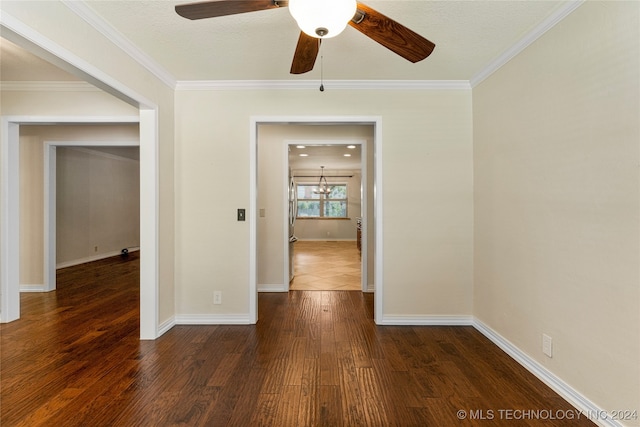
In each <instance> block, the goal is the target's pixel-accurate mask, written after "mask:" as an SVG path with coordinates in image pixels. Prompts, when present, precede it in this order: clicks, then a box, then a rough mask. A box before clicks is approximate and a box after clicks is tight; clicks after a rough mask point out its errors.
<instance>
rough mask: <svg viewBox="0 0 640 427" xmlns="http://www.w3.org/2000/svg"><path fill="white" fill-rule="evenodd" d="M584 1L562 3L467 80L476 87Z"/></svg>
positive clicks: (573, 0)
mask: <svg viewBox="0 0 640 427" xmlns="http://www.w3.org/2000/svg"><path fill="white" fill-rule="evenodd" d="M584 2H585V0H572V1H569V2H566V3H564V4H562V6H560V7H559V8H558V9H556V10H555V11H554V12H553V13H552V14H551V15H550V16H549V17H547V19H545V20H544V21H542V22H541V23H540V24H539V25H538V26H536V27H535V28H534V29H533V30H531V31H530V32H529V33H527V34H526V35H525V36H524V37H523V38H522V39H520V41H518V42H517V43H516V44H514V45H513V46H511V47H510V48H508V49H507V50H505V51H504V52H502V53H501V54H500V56H498V57H497V58H495V59H494V60H493V61H491V62H489V63H488V64H487V65H485V67H484V68H483V69H482V70H480V71H479V72H477V73H476V74H475V75H474V76H473V77H471V79H470V80H469V83H470V85H471V87H472V88H474V87H476V86H477V85H479V84H480V83H481V82H482V81H483V80H485V79H486V78H487V77H489V76H490V75H491V74H493V73H495V72H496V71H498V70H499V69H500V68H501V67H502V66H503V65H505V64H506V63H507V62H509V61H511V60H512V59H513V58H514V57H515V56H517V55H518V54H519V53H520V52H522V51H523V50H525V49H526V48H527V46H529V45H530V44H531V43H533V42H534V41H536V40H538V39H539V38H540V37H542V36H543V35H544V34H545V33H546V32H547V31H549V30H550V29H551V28H553V27H554V26H555V25H556V24H558V23H559V22H560V21H562V20H563V19H564V18H566V17H567V16H569V15H570V14H571V12H573V11H574V10H576V9H577V8H578V7H579V6H580V5H582V4H583V3H584Z"/></svg>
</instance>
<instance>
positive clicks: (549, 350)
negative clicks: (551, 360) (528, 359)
mask: <svg viewBox="0 0 640 427" xmlns="http://www.w3.org/2000/svg"><path fill="white" fill-rule="evenodd" d="M542 352H543V353H544V354H546V355H547V356H549V357H553V340H552V339H551V337H550V336H549V335H547V334H542Z"/></svg>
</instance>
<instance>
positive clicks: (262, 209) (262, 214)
mask: <svg viewBox="0 0 640 427" xmlns="http://www.w3.org/2000/svg"><path fill="white" fill-rule="evenodd" d="M264 217H265V210H264V208H260V218H264Z"/></svg>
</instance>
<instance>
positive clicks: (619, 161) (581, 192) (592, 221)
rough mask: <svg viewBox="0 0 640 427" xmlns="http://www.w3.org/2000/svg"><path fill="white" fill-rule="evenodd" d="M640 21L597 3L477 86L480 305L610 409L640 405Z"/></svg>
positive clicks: (634, 5) (621, 7) (487, 319)
mask: <svg viewBox="0 0 640 427" xmlns="http://www.w3.org/2000/svg"><path fill="white" fill-rule="evenodd" d="M639 22H640V3H638V2H586V3H585V4H584V5H582V6H580V7H579V8H578V9H577V10H576V11H575V12H573V13H572V14H571V15H570V16H569V17H567V18H566V19H565V20H564V21H562V22H561V23H560V24H559V25H557V26H556V27H554V28H553V29H552V30H551V31H549V32H548V33H547V34H545V35H544V36H543V37H542V38H540V39H539V40H538V41H536V42H535V43H534V44H532V45H531V46H530V47H528V48H527V49H526V50H525V51H524V52H523V53H521V54H520V55H519V56H517V57H516V58H515V59H513V60H512V61H511V62H509V63H508V64H507V65H506V66H504V67H503V68H501V69H500V70H499V71H498V72H496V73H495V74H494V75H492V76H491V77H490V78H489V79H487V80H486V81H484V82H483V83H482V84H480V85H479V86H478V87H476V88H475V89H474V90H473V110H474V122H473V123H474V171H475V173H474V181H475V248H474V254H475V258H474V262H475V277H474V279H475V286H474V314H475V316H476V317H477V318H479V319H480V320H481V321H482V322H484V323H486V324H487V325H488V326H490V327H491V328H493V329H494V330H495V331H497V332H498V333H499V334H501V335H502V336H503V337H505V338H506V339H508V340H509V341H511V342H512V343H513V344H515V345H516V346H517V347H519V348H520V349H521V350H522V351H524V352H525V353H527V354H528V355H529V356H531V357H532V358H533V359H535V360H536V361H538V362H539V363H541V364H542V365H544V366H545V367H546V368H547V369H549V370H550V371H551V372H553V373H554V374H555V375H557V376H558V377H560V378H562V380H563V381H565V382H566V383H568V384H569V385H570V386H572V387H573V388H575V390H577V391H578V392H579V393H582V394H583V395H584V396H586V397H587V398H589V399H591V400H592V401H593V402H595V403H596V404H597V405H600V406H601V407H602V408H604V409H606V410H610V411H612V410H618V409H628V410H640V293H639V290H640V289H639V285H638V284H639V283H640V280H639V279H640V277H639V264H638V261H639V257H640V250H639V235H640V211H639V201H640V199H639V178H640V175H639V169H638V161H639V158H640V156H639V153H640V152H639V145H638V144H639V141H640V124H639V117H640V108H639V96H640V95H639V93H640V87H639V76H640V67H639V55H638V53H639V49H640V46H639V43H640V32H639V30H638V29H639V25H638V23H639ZM543 333H545V334H548V335H550V336H551V337H552V338H553V345H554V354H553V358H548V357H546V356H545V355H544V354H543V353H542V351H541V340H542V338H541V337H542V334H543ZM629 425H638V423H637V421H636V422H635V424H634V423H631V424H629Z"/></svg>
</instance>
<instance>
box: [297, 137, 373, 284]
mask: <svg viewBox="0 0 640 427" xmlns="http://www.w3.org/2000/svg"><path fill="white" fill-rule="evenodd" d="M362 130H363V131H365V132H364V133H366V132H368V131H369V130H370V129H367V128H366V127H365V128H363V129H362ZM366 148H367V140H366V139H354V140H343V141H340V140H323V141H316V140H300V141H288V142H286V151H287V153H288V156H287V159H288V165H287V167H288V170H289V177H288V180H289V192H288V194H289V197H288V199H289V200H288V203H289V209H288V211H289V212H288V222H289V230H288V233H289V240H290V241H294V243H290V244H289V248H288V249H289V256H288V257H285V262H288V269H289V271H290V274H289V278H288V279H289V282H288V283H289V287H288V288H289V289H290V290H350V291H364V292H366V291H368V288H369V287H368V283H369V282H368V280H367V278H368V274H367V247H366V245H365V246H364V247H363V246H362V245H361V244H360V239H359V238H360V237H361V236H362V229H361V227H360V225H361V224H362V221H363V217H364V220H365V222H366V216H367V211H368V209H367V202H368V200H369V199H370V197H368V196H369V191H367V189H368V180H367V161H366V160H367V149H366ZM365 238H366V233H365ZM362 251H363V252H364V253H361V252H362ZM285 268H287V267H285Z"/></svg>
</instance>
